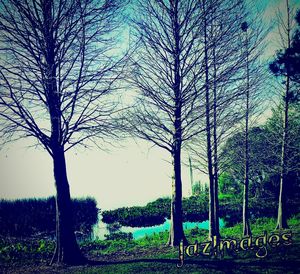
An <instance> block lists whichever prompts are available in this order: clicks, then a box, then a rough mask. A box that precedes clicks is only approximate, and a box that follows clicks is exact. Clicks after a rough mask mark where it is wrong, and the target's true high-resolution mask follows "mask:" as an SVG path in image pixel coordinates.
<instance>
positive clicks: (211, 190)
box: [202, 1, 220, 239]
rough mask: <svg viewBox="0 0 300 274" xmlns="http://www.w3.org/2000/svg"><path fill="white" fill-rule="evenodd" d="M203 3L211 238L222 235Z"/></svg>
mask: <svg viewBox="0 0 300 274" xmlns="http://www.w3.org/2000/svg"><path fill="white" fill-rule="evenodd" d="M202 4H203V13H204V61H205V115H206V145H207V169H208V177H209V238H210V239H213V237H214V236H216V237H217V238H219V237H220V235H219V233H218V228H217V224H216V219H215V218H216V203H215V198H216V197H215V183H214V174H213V162H212V144H211V122H210V107H211V104H210V92H209V65H208V39H207V18H206V16H207V15H206V5H205V1H203V2H202Z"/></svg>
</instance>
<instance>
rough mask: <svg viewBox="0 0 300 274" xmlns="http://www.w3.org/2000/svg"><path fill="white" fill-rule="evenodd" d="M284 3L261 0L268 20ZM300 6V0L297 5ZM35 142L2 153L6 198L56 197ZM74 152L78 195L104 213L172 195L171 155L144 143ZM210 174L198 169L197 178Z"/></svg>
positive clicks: (70, 168)
mask: <svg viewBox="0 0 300 274" xmlns="http://www.w3.org/2000/svg"><path fill="white" fill-rule="evenodd" d="M284 2H285V1H284V0H263V1H259V0H258V2H257V3H258V6H260V7H266V8H267V9H266V12H265V16H264V20H265V22H269V21H270V20H272V18H274V15H275V10H276V9H277V8H278V7H282V5H283V4H284ZM291 2H292V3H294V4H296V6H297V7H300V1H299V0H297V1H291ZM269 40H270V44H269V45H268V47H269V49H268V51H267V52H266V54H267V56H272V55H273V54H274V50H275V49H276V45H275V44H274V43H273V42H272V41H275V40H276V34H274V33H273V34H271V35H270V36H269ZM31 144H32V143H31V141H30V140H29V139H24V140H19V141H18V142H15V143H11V144H9V145H7V146H6V147H4V148H2V149H1V150H0V174H1V176H0V198H4V199H18V198H32V197H35V198H40V197H48V196H51V195H55V188H54V178H53V166H52V160H51V157H50V156H49V155H48V153H47V152H46V151H44V150H43V149H41V148H39V149H37V148H32V147H31V148H28V146H30V145H31ZM107 149H108V151H102V150H99V149H98V148H95V149H88V150H83V149H82V148H80V149H76V148H75V149H73V150H70V151H68V152H67V153H66V160H67V172H68V178H69V183H70V191H71V196H72V197H74V198H75V197H87V196H89V197H94V198H95V199H96V200H97V203H98V207H99V208H100V209H104V210H105V209H114V208H118V207H122V206H132V205H145V204H146V203H147V202H150V201H153V200H154V199H156V198H159V197H165V196H169V195H170V193H171V175H172V166H171V164H170V161H171V159H170V155H169V153H168V152H166V151H164V150H163V149H161V148H157V147H152V144H151V143H149V142H146V141H141V140H127V141H124V142H123V143H120V144H118V146H117V147H107ZM199 179H200V180H201V181H202V182H204V181H205V180H206V176H204V175H203V174H199V173H197V172H196V171H194V180H199ZM182 181H183V196H188V195H189V194H190V189H191V184H190V178H189V169H188V167H186V166H183V167H182Z"/></svg>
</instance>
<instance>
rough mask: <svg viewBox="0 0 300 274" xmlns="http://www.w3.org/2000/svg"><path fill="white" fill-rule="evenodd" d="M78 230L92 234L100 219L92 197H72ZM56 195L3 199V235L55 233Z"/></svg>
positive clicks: (0, 203)
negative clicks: (93, 227)
mask: <svg viewBox="0 0 300 274" xmlns="http://www.w3.org/2000/svg"><path fill="white" fill-rule="evenodd" d="M72 204H73V216H74V221H73V223H74V228H75V231H80V232H81V233H84V234H90V233H91V231H92V226H93V225H94V224H96V223H97V221H98V209H97V203H96V201H95V199H93V198H82V199H73V200H72ZM55 224H56V222H55V198H54V197H49V198H45V199H21V200H0V235H1V236H14V237H27V236H33V235H37V234H45V235H50V234H53V235H55Z"/></svg>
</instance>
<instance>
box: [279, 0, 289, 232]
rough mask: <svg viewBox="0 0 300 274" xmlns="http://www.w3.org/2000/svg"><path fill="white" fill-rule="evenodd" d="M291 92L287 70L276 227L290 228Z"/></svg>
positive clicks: (287, 3) (287, 6)
mask: <svg viewBox="0 0 300 274" xmlns="http://www.w3.org/2000/svg"><path fill="white" fill-rule="evenodd" d="M286 8H287V16H288V18H287V39H288V44H287V48H290V47H291V40H290V32H291V25H290V6H289V1H288V0H286ZM289 93H290V76H289V71H287V76H286V87H285V95H284V96H283V98H284V112H283V132H282V146H281V163H280V191H279V201H278V215H277V225H276V229H284V228H288V224H287V215H286V153H287V152H286V150H287V140H288V134H289Z"/></svg>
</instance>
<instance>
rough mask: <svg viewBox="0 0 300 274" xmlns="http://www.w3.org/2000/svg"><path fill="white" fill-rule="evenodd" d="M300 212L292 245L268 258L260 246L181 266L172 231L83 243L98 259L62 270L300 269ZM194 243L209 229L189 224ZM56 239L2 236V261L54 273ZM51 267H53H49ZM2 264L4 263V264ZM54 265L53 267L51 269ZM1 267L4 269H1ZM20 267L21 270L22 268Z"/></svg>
mask: <svg viewBox="0 0 300 274" xmlns="http://www.w3.org/2000/svg"><path fill="white" fill-rule="evenodd" d="M299 217H300V215H297V216H294V217H293V218H291V219H289V221H288V224H289V226H290V229H291V230H292V231H293V243H292V245H291V246H280V247H278V248H274V249H271V248H268V256H267V257H266V258H264V259H258V258H256V257H255V250H249V251H243V252H240V253H237V254H233V255H232V254H231V255H228V254H225V257H224V258H223V259H221V258H210V257H205V256H199V257H190V258H188V257H186V258H185V261H184V262H185V265H184V266H183V268H180V269H178V268H177V267H176V263H177V262H178V259H177V258H178V248H177V247H175V248H171V247H166V245H165V244H166V242H167V239H168V232H161V233H156V234H154V235H152V236H146V237H144V238H142V239H138V240H128V239H127V240H125V239H124V240H96V241H86V242H83V243H81V249H82V252H83V253H84V254H85V255H86V256H87V257H89V258H90V259H92V260H93V261H95V265H89V266H80V267H78V266H77V267H68V268H64V269H63V270H60V269H57V272H61V273H230V272H232V273H249V272H252V273H297V272H295V271H294V269H296V268H297V266H298V265H299V263H300V262H299V255H300V254H299V244H300V238H299V231H300V220H299V219H300V218H299ZM275 225H276V220H275V219H272V218H259V219H257V220H255V222H253V223H251V227H252V232H253V236H254V237H255V236H256V237H257V236H260V235H262V234H263V231H267V233H268V234H270V233H272V232H274V228H275ZM185 234H186V236H187V239H188V241H189V242H190V243H194V242H195V240H197V241H198V242H199V243H201V242H204V241H207V237H208V231H207V230H203V229H197V228H194V229H190V230H186V231H185ZM221 235H222V238H236V239H237V238H241V237H242V225H241V224H237V225H235V226H233V227H228V228H223V229H222V230H221ZM53 249H54V243H53V242H49V241H44V240H37V241H30V240H26V241H25V240H23V241H21V240H19V241H16V242H14V243H13V244H12V242H11V241H9V240H8V239H2V240H0V259H1V261H2V265H6V266H9V265H14V267H16V265H17V266H19V267H21V268H22V266H23V267H24V266H25V265H26V266H27V265H29V266H30V265H31V266H32V267H33V272H34V270H35V269H36V267H37V266H40V265H43V266H44V268H45V269H44V268H43V270H40V272H43V273H52V272H51V271H52V268H50V267H48V266H46V263H47V262H49V261H50V258H51V254H52V252H53ZM48 268H49V269H48ZM0 270H1V269H0ZM47 271H49V272H47ZM0 272H1V271H0ZM16 273H22V271H21V270H20V271H19V272H18V271H16Z"/></svg>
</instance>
